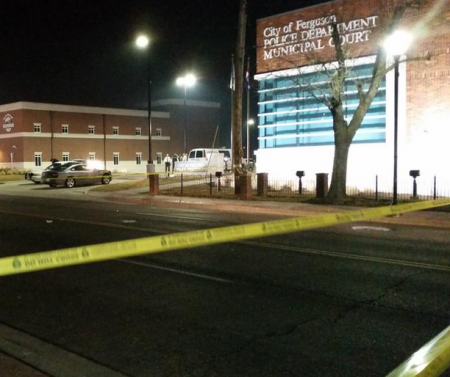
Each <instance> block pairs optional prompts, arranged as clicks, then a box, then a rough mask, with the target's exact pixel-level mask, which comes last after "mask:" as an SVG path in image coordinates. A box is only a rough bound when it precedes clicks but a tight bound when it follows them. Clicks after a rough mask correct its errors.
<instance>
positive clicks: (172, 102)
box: [152, 98, 220, 109]
mask: <svg viewBox="0 0 450 377" xmlns="http://www.w3.org/2000/svg"><path fill="white" fill-rule="evenodd" d="M170 105H172V106H184V99H178V98H168V99H161V100H158V101H153V102H152V107H153V106H170ZM186 106H193V107H209V108H215V109H220V103H219V102H209V101H195V100H187V101H186Z"/></svg>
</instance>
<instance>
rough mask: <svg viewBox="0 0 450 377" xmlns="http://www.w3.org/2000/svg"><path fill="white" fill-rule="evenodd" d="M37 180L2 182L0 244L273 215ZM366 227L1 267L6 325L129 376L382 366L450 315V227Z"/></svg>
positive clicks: (50, 354) (352, 372)
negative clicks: (6, 271) (5, 272)
mask: <svg viewBox="0 0 450 377" xmlns="http://www.w3.org/2000/svg"><path fill="white" fill-rule="evenodd" d="M26 185H28V186H27V187H26ZM29 185H30V184H28V183H27V184H23V186H20V187H19V186H18V187H19V188H20V189H21V190H23V192H27V193H26V194H23V193H21V195H22V194H23V195H25V196H12V195H11V192H9V195H2V192H1V189H0V224H1V226H0V256H9V255H17V254H23V253H30V252H38V251H47V250H52V249H58V248H63V247H70V246H78V245H86V244H95V243H102V242H109V241H114V240H125V239H131V238H139V237H147V236H151V235H155V234H162V233H173V232H179V231H187V230H193V229H206V228H210V227H218V226H223V225H231V224H239V223H246V222H253V221H262V220H266V219H267V217H264V216H261V215H256V214H255V215H251V214H230V213H217V212H211V211H201V210H180V209H177V208H151V207H145V206H132V205H122V204H117V203H106V202H96V201H90V200H64V199H63V198H64V196H65V195H66V196H69V197H71V198H72V199H84V198H83V195H84V192H85V191H84V189H83V188H78V189H77V190H78V191H77V190H66V189H60V190H56V191H53V192H54V194H50V195H52V196H54V197H57V198H58V199H55V198H54V199H50V198H49V197H48V196H49V194H48V193H49V192H50V191H49V189H48V188H47V187H36V188H33V190H34V191H36V192H39V193H40V194H39V195H33V193H32V192H31V191H32V190H30V186H29ZM27 188H28V190H27ZM39 190H40V191H39ZM17 191H19V189H17ZM30 192H31V194H29V193H30ZM45 195H47V196H45ZM77 196H78V197H77ZM86 199H87V198H86ZM356 225H364V224H351V225H343V226H339V227H333V228H327V229H321V230H317V231H311V232H302V233H297V234H291V235H283V236H280V237H271V238H267V239H255V240H252V241H246V242H239V243H229V244H223V245H214V246H211V247H202V248H197V249H191V250H181V251H176V252H170V253H165V254H157V255H152V256H143V257H139V258H131V259H126V260H114V261H109V262H103V263H96V264H90V265H83V266H77V267H69V268H63V269H58V270H48V271H42V272H38V273H31V274H24V275H17V276H10V277H4V278H1V279H0V283H1V284H0V297H1V305H0V323H1V324H2V325H5V326H8V327H10V328H14V329H16V330H18V331H19V335H18V336H20V334H23V336H24V337H25V336H31V338H32V339H35V341H36V342H43V344H49V345H51V346H56V347H54V348H51V349H49V350H47V351H46V352H43V353H42V355H41V361H40V362H41V364H40V365H39V369H40V370H44V371H46V370H45V365H50V364H59V366H58V368H59V370H60V371H61V376H65V377H66V376H68V375H69V374H68V372H67V371H66V372H65V371H64V368H69V365H68V364H67V363H66V358H65V357H62V356H61V354H59V353H58V352H57V350H62V351H64V352H68V353H70V355H76V356H78V357H80V358H82V359H83V360H87V361H88V362H89V363H91V364H90V365H91V366H92V367H93V366H94V365H99V366H103V367H106V368H108V370H111V371H116V372H119V373H121V374H123V375H128V376H133V377H144V376H145V377H147V376H158V377H159V376H162V377H166V376H167V377H169V376H170V377H175V376H177V377H178V376H193V377H206V376H208V377H215V376H220V377H222V376H249V377H250V376H251V377H253V376H255V377H256V376H258V377H261V376H263V377H264V376H267V377H269V376H270V377H273V376H281V377H284V376H302V377H303V376H367V377H370V376H384V375H386V374H387V373H388V372H389V371H390V370H392V369H393V368H395V367H396V366H397V365H399V364H400V363H401V362H402V361H403V360H404V359H405V358H406V357H408V356H409V355H410V354H412V353H413V352H414V351H416V350H417V349H418V348H420V347H421V346H422V345H423V344H425V343H426V342H427V341H428V340H429V339H431V338H433V337H434V336H435V335H436V334H437V333H439V332H440V331H441V330H443V329H444V328H445V327H447V326H448V325H449V322H450V321H449V320H450V279H449V273H450V244H449V242H448V241H449V238H450V236H449V232H448V230H446V229H436V228H435V229H431V228H421V227H406V226H398V225H395V226H394V225H388V226H386V224H384V225H380V227H383V228H387V229H388V230H386V229H383V230H382V229H373V230H361V229H359V230H358V229H357V230H355V229H353V227H355V226H356ZM371 225H372V226H373V225H374V224H371ZM29 342H32V340H29ZM36 344H39V347H38V348H42V349H43V348H45V347H43V346H41V345H40V344H41V343H36ZM0 347H1V346H0ZM78 362H79V363H81V361H78V359H76V360H75V361H74V360H72V363H78ZM72 367H73V365H72ZM47 373H48V374H49V375H52V376H57V377H59V375H57V373H56V372H52V373H50V372H49V371H48V370H47ZM80 375H81V374H80ZM87 375H89V374H87ZM91 375H93V374H92V373H91ZM100 375H101V374H100ZM447 375H449V373H448V372H447ZM104 376H107V375H106V374H104ZM90 377H91V376H90Z"/></svg>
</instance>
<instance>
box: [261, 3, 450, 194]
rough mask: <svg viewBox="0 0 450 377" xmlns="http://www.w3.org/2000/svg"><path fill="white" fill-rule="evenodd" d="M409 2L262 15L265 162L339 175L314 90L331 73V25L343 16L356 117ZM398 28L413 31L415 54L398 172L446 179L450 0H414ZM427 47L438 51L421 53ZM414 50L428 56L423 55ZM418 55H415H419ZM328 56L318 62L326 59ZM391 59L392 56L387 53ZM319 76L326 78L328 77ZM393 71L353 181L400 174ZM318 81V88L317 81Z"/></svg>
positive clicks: (280, 168)
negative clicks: (399, 12)
mask: <svg viewBox="0 0 450 377" xmlns="http://www.w3.org/2000/svg"><path fill="white" fill-rule="evenodd" d="M406 3H407V1H406V0H367V1H364V2H362V1H360V0H336V1H333V2H329V3H326V4H323V5H317V6H312V7H308V8H304V9H299V10H297V11H293V12H288V13H283V14H280V15H276V16H273V17H269V18H265V19H262V20H259V21H258V24H257V46H258V48H257V75H256V76H255V79H256V80H257V81H258V82H259V103H258V105H259V114H258V115H259V116H258V120H259V122H258V129H259V137H258V143H259V148H258V151H257V152H256V154H257V169H258V171H259V172H264V171H265V172H269V173H270V174H271V175H281V176H284V177H290V178H292V177H295V172H296V171H297V170H304V171H306V175H307V177H308V176H309V177H310V178H313V177H314V176H315V174H316V173H331V171H332V165H333V155H334V135H333V122H332V115H331V113H330V111H329V110H328V108H327V107H326V106H325V105H324V104H323V103H322V102H321V101H320V100H319V99H318V98H317V97H319V95H317V96H315V95H314V93H311V91H314V90H317V92H316V93H320V91H321V90H326V86H328V85H329V80H328V81H326V80H324V81H321V80H323V77H324V75H330V74H331V75H332V74H333V70H332V69H328V70H327V71H326V72H325V74H324V68H323V67H324V65H323V63H324V62H333V61H334V60H335V56H336V54H335V51H334V47H333V41H332V38H331V30H332V28H331V24H332V23H336V24H337V25H338V29H339V31H340V34H341V40H342V41H343V48H344V50H345V53H346V54H347V55H346V56H348V62H347V63H348V65H349V66H351V67H352V69H351V71H352V74H353V77H348V78H347V79H346V89H345V103H344V110H345V112H346V119H348V120H350V119H351V116H352V114H353V113H354V111H355V109H356V106H357V103H358V91H357V85H358V83H362V85H363V87H364V88H367V85H368V79H370V77H371V75H372V69H373V65H374V62H375V57H376V56H375V55H376V53H377V49H378V48H379V46H380V45H381V44H382V42H383V39H384V38H385V35H386V27H387V25H388V23H389V22H390V20H391V19H392V15H393V11H394V9H395V8H396V7H397V6H399V5H402V4H406ZM409 3H410V5H411V6H408V8H407V10H406V13H405V15H404V16H403V17H402V19H401V22H400V25H399V26H398V27H399V28H400V29H403V30H408V31H409V32H410V33H411V34H412V35H413V44H412V46H411V47H410V49H409V50H408V52H407V56H404V57H402V59H405V58H408V59H410V61H408V62H404V63H401V64H400V74H399V97H398V98H399V135H398V140H399V152H398V153H399V154H398V168H399V179H405V180H409V179H410V178H409V174H408V173H409V170H412V169H419V170H420V171H421V175H422V176H434V175H436V174H437V175H439V176H440V177H443V176H445V178H448V162H449V161H450V148H448V146H447V144H448V143H449V141H450V122H449V119H450V3H449V2H448V1H447V0H421V1H409ZM427 55H429V56H430V59H429V60H425V59H423V57H425V56H427ZM415 58H421V59H422V60H417V59H415ZM414 59H415V60H414ZM319 62H320V64H318V63H319ZM388 64H392V59H391V58H390V59H388ZM320 77H321V78H320ZM394 81H395V80H394V73H393V71H391V72H389V73H388V74H387V75H386V78H385V80H384V81H383V82H382V84H381V86H380V88H379V90H378V93H377V95H376V97H375V99H374V101H373V103H372V106H371V108H370V110H369V112H368V114H367V116H366V117H365V119H364V122H363V123H362V126H361V128H360V129H359V131H358V132H357V134H356V136H355V138H354V139H353V143H352V146H351V148H350V154H349V160H348V183H349V184H350V185H352V184H355V185H363V184H364V183H366V182H369V181H370V182H371V184H372V182H373V181H374V177H375V175H378V176H379V177H380V179H381V180H383V179H385V180H387V181H391V180H392V171H393V149H394V147H393V135H394ZM311 88H312V89H311Z"/></svg>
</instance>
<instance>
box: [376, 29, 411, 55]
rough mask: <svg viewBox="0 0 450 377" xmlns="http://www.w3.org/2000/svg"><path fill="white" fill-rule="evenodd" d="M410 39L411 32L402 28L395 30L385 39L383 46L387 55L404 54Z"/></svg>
mask: <svg viewBox="0 0 450 377" xmlns="http://www.w3.org/2000/svg"><path fill="white" fill-rule="evenodd" d="M412 41H413V37H412V35H411V33H408V32H407V31H404V30H396V31H395V32H394V33H393V34H391V35H390V36H388V37H387V38H386V39H385V41H384V44H383V46H384V48H385V50H386V52H387V53H388V54H389V55H391V56H401V55H404V54H406V52H407V51H408V49H409V47H410V46H411V44H412Z"/></svg>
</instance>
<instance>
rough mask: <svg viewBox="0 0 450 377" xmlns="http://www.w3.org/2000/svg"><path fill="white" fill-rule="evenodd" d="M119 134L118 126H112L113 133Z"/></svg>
mask: <svg viewBox="0 0 450 377" xmlns="http://www.w3.org/2000/svg"><path fill="white" fill-rule="evenodd" d="M118 134H119V127H113V135H118Z"/></svg>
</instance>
